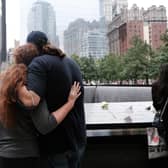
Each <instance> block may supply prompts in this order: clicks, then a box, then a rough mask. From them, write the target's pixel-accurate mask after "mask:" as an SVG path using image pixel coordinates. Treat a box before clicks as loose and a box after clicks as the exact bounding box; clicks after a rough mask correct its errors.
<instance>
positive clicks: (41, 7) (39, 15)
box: [27, 1, 58, 45]
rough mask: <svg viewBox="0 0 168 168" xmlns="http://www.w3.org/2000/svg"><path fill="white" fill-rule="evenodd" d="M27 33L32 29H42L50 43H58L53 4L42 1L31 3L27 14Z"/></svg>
mask: <svg viewBox="0 0 168 168" xmlns="http://www.w3.org/2000/svg"><path fill="white" fill-rule="evenodd" d="M27 26H28V33H29V32H31V31H33V30H39V31H43V32H44V33H46V34H47V36H48V38H49V40H50V42H51V43H52V44H55V45H58V40H57V37H56V17H55V11H54V8H53V6H52V5H51V4H50V3H48V2H44V1H37V2H35V3H34V4H33V6H32V8H31V9H30V11H29V14H28V25H27Z"/></svg>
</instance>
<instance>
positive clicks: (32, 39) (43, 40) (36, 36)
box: [26, 31, 48, 49]
mask: <svg viewBox="0 0 168 168" xmlns="http://www.w3.org/2000/svg"><path fill="white" fill-rule="evenodd" d="M26 41H27V42H28V43H33V44H35V45H36V46H37V47H38V48H39V49H41V48H42V47H43V46H44V45H46V44H47V43H48V38H47V35H46V34H45V33H43V32H41V31H32V32H30V33H29V34H28V36H27V40H26Z"/></svg>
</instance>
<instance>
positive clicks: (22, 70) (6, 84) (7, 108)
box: [0, 64, 27, 127]
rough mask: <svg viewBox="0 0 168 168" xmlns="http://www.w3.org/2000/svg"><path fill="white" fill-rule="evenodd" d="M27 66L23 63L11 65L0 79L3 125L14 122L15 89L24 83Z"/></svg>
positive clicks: (0, 116) (1, 119)
mask: <svg viewBox="0 0 168 168" xmlns="http://www.w3.org/2000/svg"><path fill="white" fill-rule="evenodd" d="M26 72H27V67H26V66H25V65H24V64H17V65H13V66H11V67H10V68H8V69H7V71H6V72H5V73H4V74H3V76H2V79H1V88H0V109H1V110H0V121H1V122H2V124H3V125H4V126H5V127H12V126H13V125H14V123H15V115H16V114H15V113H16V112H17V111H18V109H17V107H16V101H17V90H18V89H19V87H20V86H22V85H23V84H25V81H26Z"/></svg>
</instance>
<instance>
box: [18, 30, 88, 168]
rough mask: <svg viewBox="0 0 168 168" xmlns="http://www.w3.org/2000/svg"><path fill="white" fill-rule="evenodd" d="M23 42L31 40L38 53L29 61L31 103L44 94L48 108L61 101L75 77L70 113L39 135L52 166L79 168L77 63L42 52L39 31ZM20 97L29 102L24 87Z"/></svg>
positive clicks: (81, 138) (82, 142)
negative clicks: (74, 90) (55, 126)
mask: <svg viewBox="0 0 168 168" xmlns="http://www.w3.org/2000/svg"><path fill="white" fill-rule="evenodd" d="M27 42H31V43H33V44H35V45H36V46H37V48H38V50H39V53H40V56H39V57H37V58H35V59H33V61H32V63H31V64H30V65H29V70H28V78H27V86H28V89H29V90H31V91H32V92H33V94H34V97H35V104H36V105H38V103H39V101H40V99H43V98H45V99H46V100H47V105H48V107H49V111H53V110H54V109H56V108H58V107H60V106H61V105H63V104H64V103H65V101H66V98H67V95H68V91H69V89H70V86H71V85H72V83H73V82H74V81H79V82H80V86H81V95H80V97H79V98H78V100H77V101H76V103H75V106H74V108H73V109H72V111H71V113H69V115H68V116H67V117H66V118H65V120H64V121H63V122H62V123H61V124H60V125H59V127H57V129H55V130H54V131H53V132H52V133H50V134H47V135H45V136H43V137H41V150H42V153H43V154H44V155H45V158H47V159H48V163H49V165H50V167H52V168H79V167H80V163H81V158H82V156H83V153H84V150H85V146H86V125H85V114H84V87H83V82H82V81H83V80H82V75H81V72H80V69H79V66H78V65H77V64H76V63H75V62H74V61H73V60H72V59H71V58H69V57H66V56H65V57H64V58H63V59H60V58H58V57H53V56H51V55H46V54H44V53H43V48H44V47H45V46H46V45H47V43H48V38H47V36H46V35H45V34H44V33H43V32H39V31H33V32H31V33H30V34H29V35H28V38H27ZM19 97H20V100H21V101H22V102H23V103H24V105H25V106H29V105H31V103H30V102H31V98H30V96H28V95H27V93H26V92H25V90H24V88H23V89H22V90H19Z"/></svg>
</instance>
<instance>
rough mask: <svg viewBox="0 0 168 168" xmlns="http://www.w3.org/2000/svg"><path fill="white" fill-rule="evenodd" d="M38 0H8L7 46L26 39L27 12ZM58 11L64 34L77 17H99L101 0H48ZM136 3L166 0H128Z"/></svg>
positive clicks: (59, 28)
mask: <svg viewBox="0 0 168 168" xmlns="http://www.w3.org/2000/svg"><path fill="white" fill-rule="evenodd" d="M36 1H38V0H6V6H7V9H6V10H7V47H8V48H9V47H13V44H14V39H16V40H21V41H22V42H23V41H24V39H25V37H26V35H27V29H26V26H27V22H26V21H27V14H28V12H29V9H30V8H31V6H32V3H34V2H36ZM46 1H47V2H50V3H51V4H52V5H53V6H54V9H55V12H56V26H57V34H58V35H60V34H61V35H62V32H63V30H65V29H66V28H67V26H68V24H69V22H71V21H74V20H75V19H77V18H84V19H85V20H90V21H92V20H94V19H97V20H98V19H99V0H46ZM134 3H136V4H137V5H138V6H139V7H144V8H145V9H146V8H147V7H150V6H151V5H157V6H158V5H165V6H166V8H167V9H168V1H166V0H128V5H129V8H130V7H131V6H132V4H134Z"/></svg>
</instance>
